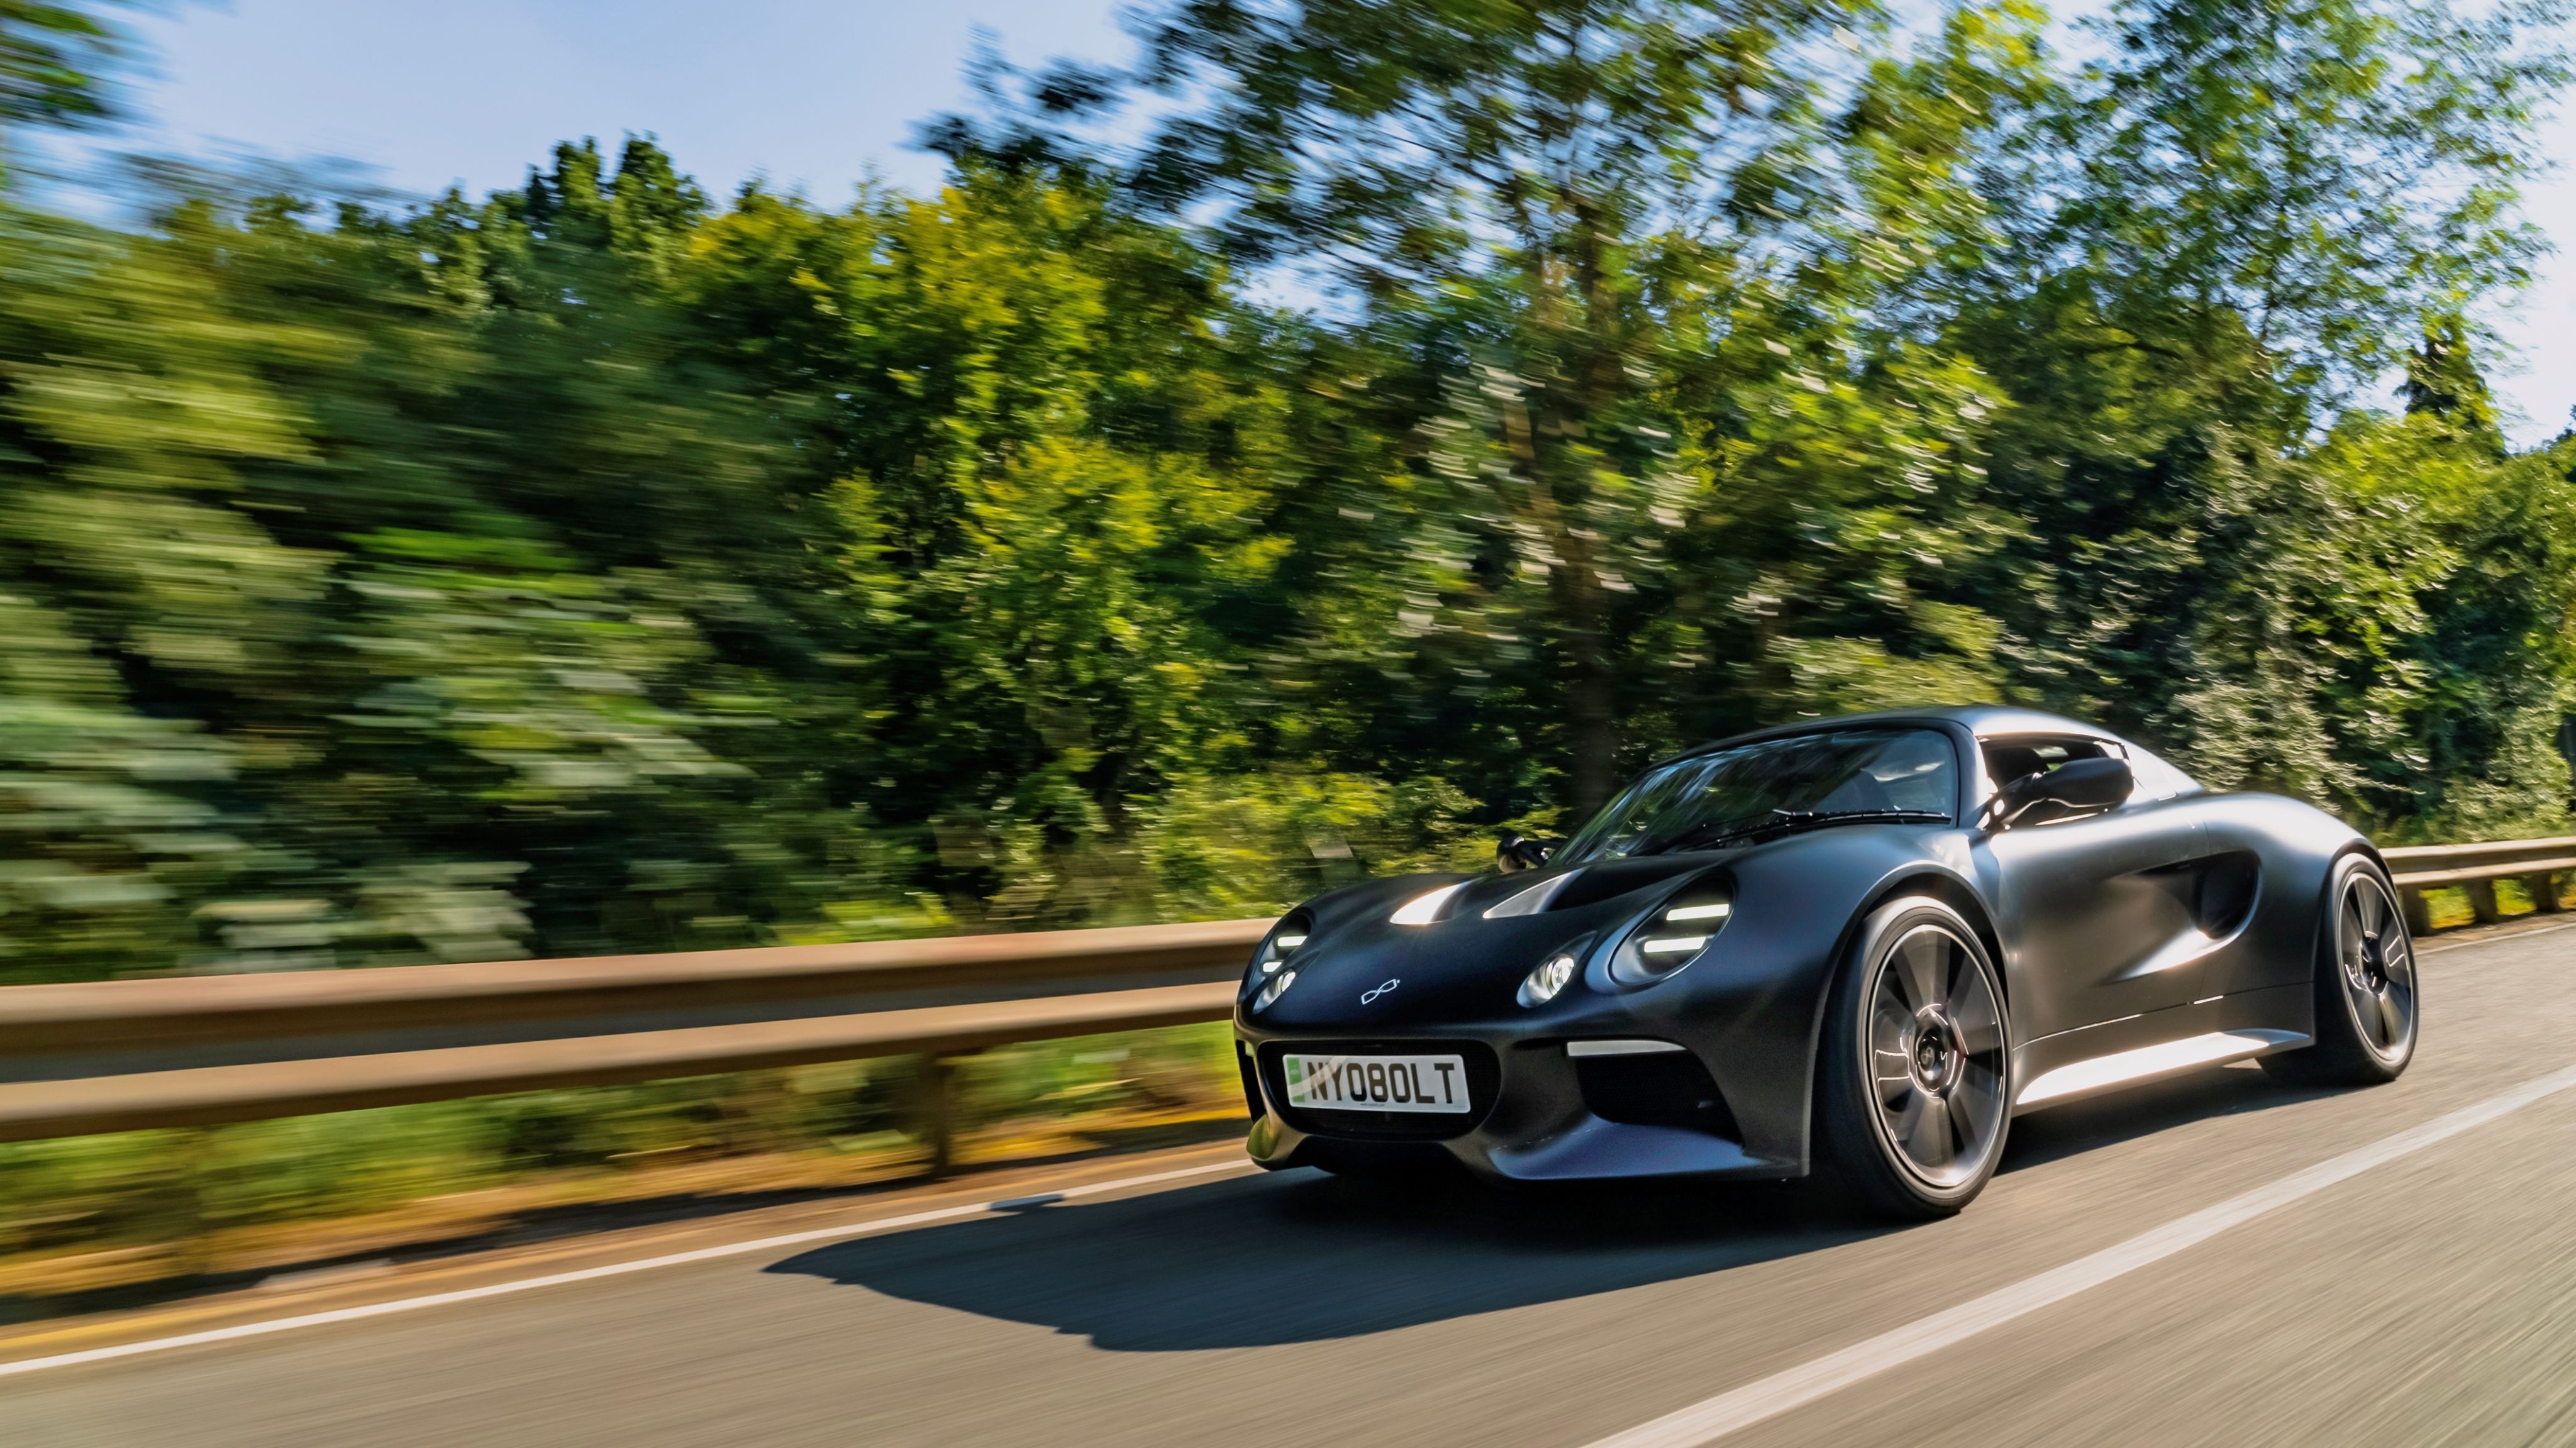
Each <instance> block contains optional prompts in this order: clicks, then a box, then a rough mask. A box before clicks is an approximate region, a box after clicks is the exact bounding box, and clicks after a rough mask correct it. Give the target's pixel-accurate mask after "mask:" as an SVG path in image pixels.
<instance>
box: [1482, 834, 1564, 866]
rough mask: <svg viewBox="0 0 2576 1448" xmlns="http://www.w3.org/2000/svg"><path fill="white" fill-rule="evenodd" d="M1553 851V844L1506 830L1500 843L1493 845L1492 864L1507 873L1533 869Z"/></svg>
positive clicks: (1554, 851) (1541, 863)
mask: <svg viewBox="0 0 2576 1448" xmlns="http://www.w3.org/2000/svg"><path fill="white" fill-rule="evenodd" d="M1555 853H1556V846H1554V845H1548V844H1541V843H1540V842H1538V841H1537V840H1533V839H1526V838H1524V837H1522V836H1520V835H1516V834H1512V833H1509V832H1508V831H1507V832H1505V833H1504V835H1503V840H1502V843H1501V844H1498V845H1496V846H1494V864H1495V865H1496V866H1497V867H1499V868H1500V869H1501V870H1502V872H1503V873H1504V874H1507V875H1508V874H1510V873H1512V872H1513V871H1515V870H1535V869H1537V868H1538V867H1539V866H1541V865H1544V864H1546V863H1547V857H1548V856H1550V855H1553V854H1555Z"/></svg>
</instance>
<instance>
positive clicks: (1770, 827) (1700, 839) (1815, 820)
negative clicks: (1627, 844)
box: [1637, 809, 1950, 855]
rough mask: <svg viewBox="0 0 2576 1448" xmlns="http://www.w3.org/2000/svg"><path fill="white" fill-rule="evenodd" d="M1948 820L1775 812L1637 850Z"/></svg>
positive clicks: (1859, 812) (1883, 812)
mask: <svg viewBox="0 0 2576 1448" xmlns="http://www.w3.org/2000/svg"><path fill="white" fill-rule="evenodd" d="M1949 822H1950V817H1949V816H1948V815H1945V814H1941V813H1939V812H1937V811H1934V810H1928V809H1827V810H1805V809H1775V810H1773V811H1771V817H1770V818H1768V819H1731V820H1711V821H1709V822H1708V823H1707V824H1704V825H1698V826H1694V827H1693V828H1690V829H1687V830H1684V831H1682V832H1681V833H1680V834H1678V835H1675V836H1673V837H1672V838H1671V839H1669V840H1659V841H1657V842H1656V843H1655V846H1654V848H1652V849H1647V850H1639V851H1638V852H1637V853H1638V854H1641V855H1669V854H1671V853H1673V852H1674V851H1675V850H1679V849H1684V848H1689V849H1700V850H1708V849H1715V848H1716V847H1717V846H1719V845H1725V844H1733V843H1735V842H1736V841H1738V840H1749V839H1754V838H1756V837H1758V836H1761V835H1768V834H1786V833H1788V832H1790V831H1793V830H1802V829H1807V828H1809V827H1811V826H1816V825H1848V824H1863V823H1875V824H1905V825H1946V824H1948V823H1949Z"/></svg>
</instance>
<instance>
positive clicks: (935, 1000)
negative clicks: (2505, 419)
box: [0, 836, 2576, 1169]
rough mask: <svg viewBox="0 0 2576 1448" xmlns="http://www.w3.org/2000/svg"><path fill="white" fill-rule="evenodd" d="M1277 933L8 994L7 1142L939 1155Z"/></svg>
mask: <svg viewBox="0 0 2576 1448" xmlns="http://www.w3.org/2000/svg"><path fill="white" fill-rule="evenodd" d="M2382 853H2383V854H2384V856H2385V857H2386V859H2387V861H2388V864H2389V867H2390V869H2391V871H2392V872H2393V875H2394V879H2395V882H2396V885H2397V888H2398V893H2399V895H2400V896H2401V897H2402V899H2403V901H2404V903H2405V910H2406V918H2407V924H2408V927H2409V928H2410V929H2411V930H2412V931H2414V932H2415V933H2417V934H2427V933H2430V931H2431V929H2432V919H2431V914H2430V912H2429V910H2428V908H2427V907H2426V904H2425V899H2424V893H2425V891H2427V890H2432V889H2440V888H2443V887H2451V886H2455V887H2458V888H2460V889H2462V890H2464V891H2465V892H2466V893H2467V895H2468V898H2469V905H2470V910H2471V912H2472V913H2473V914H2474V915H2475V916H2476V918H2477V919H2478V920H2479V921H2481V922H2486V921H2492V920H2494V919H2496V918H2497V914H2498V912H2497V908H2496V898H2495V882H2496V881H2497V880H2499V879H2507V878H2520V879H2522V880H2523V881H2524V882H2525V885H2526V888H2527V889H2528V890H2529V891H2530V893H2531V898H2532V900H2533V901H2534V903H2535V904H2537V905H2538V907H2539V908H2540V909H2542V910H2546V911H2555V910H2558V909H2559V908H2560V905H2559V896H2558V879H2557V877H2558V874H2559V873H2560V872H2562V871H2576V836H2569V837H2564V838H2558V839H2547V840H2508V841H2503V842H2499V843H2493V844H2476V845H2423V846H2405V847H2399V848H2394V849H2389V850H2386V851H2383V852H2382ZM1269 926H1270V922H1269V921H1267V920H1229V921H1220V922H1216V923H1211V924H1192V925H1149V926H1137V927H1131V928H1124V929H1113V930H1062V931H1052V932H1048V933H1044V934H1028V935H970V936H955V937H949V938H945V939H937V940H904V941H889V942H882V943H874V944H865V945H823V946H790V947H784V948H778V949H769V950H722V951H692V952H675V953H672V954H666V955H628V956H605V957H597V958H590V959H576V960H522V961H495V962H487V963H480V964H469V965H421V966H401V967H394V968H389V969H381V970H359V971H309V972H283V973H280V974H276V975H234V976H188V977H170V978H162V979H150V980H119V981H101V982H93V983H86V984H72V985H30V986H11V987H7V988H0V1141H25V1140H32V1139H35V1138H40V1137H54V1136H75V1135H82V1134H86V1133H90V1132H100V1131H122V1130H129V1129H135V1128H142V1127H185V1126H206V1125H213V1124H217V1123H221V1122H228V1121H251V1120H259V1119H264V1118H268V1117H277V1116H297V1115H305V1114H309V1113H313V1112H322V1111H345V1110H351V1109H355V1108H358V1107H366V1106H392V1105H399V1104H403V1103H407V1102H415V1101H436V1100H450V1099H454V1098H458V1097H465V1096H481V1095H490V1094H494V1093H498V1092H504V1091H526V1090H536V1089H541V1088H552V1087H562V1086H597V1085H614V1084H620V1083H626V1082H635V1081H651V1080H662V1079H668V1078H672V1077H679V1076H696V1075H710V1074H714V1073H718V1072H725V1071H748V1070H759V1069H764V1068H772V1067H781V1066H797V1065H808V1064H813V1063H816V1062H822V1061H845V1060H854V1059H859V1058H862V1057H869V1056H891V1055H914V1056H921V1057H923V1058H925V1059H926V1061H927V1062H928V1070H927V1073H926V1075H927V1084H928V1086H929V1090H928V1091H927V1092H926V1093H925V1123H924V1125H925V1135H926V1136H927V1138H928V1140H929V1142H930V1146H931V1152H932V1158H933V1163H932V1164H933V1167H934V1169H937V1168H940V1167H944V1166H945V1165H946V1160H947V1151H948V1130H947V1122H948V1115H949V1109H950V1103H949V1096H948V1091H947V1087H946V1083H947V1082H948V1081H949V1079H950V1072H949V1069H948V1065H947V1063H948V1062H949V1060H950V1059H952V1058H954V1057H955V1056H958V1055H962V1054H967V1053H971V1052H974V1051H977V1050H981V1049H983V1048H985V1047H988V1046H995V1045H1002V1044H1006V1043H1010V1042H1015V1041H1037V1040H1048V1039H1053V1038H1056V1037H1062V1036H1077V1035H1089V1034H1093V1033H1095V1032H1103V1031H1126V1030H1142V1029H1146V1028H1149V1027H1154V1026H1170V1025H1184V1024H1189V1023H1192V1022H1199V1021H1216V1020H1223V1019H1224V1018H1225V1017H1226V1016H1227V1015H1228V1014H1229V1013H1230V1012H1231V1011H1232V1009H1233V1005H1234V992H1235V984H1236V982H1237V981H1238V980H1239V979H1240V977H1241V972H1242V969H1243V962H1244V959H1245V957H1246V954H1247V953H1248V952H1249V951H1250V950H1251V949H1252V947H1253V946H1254V945H1255V944H1257V943H1259V941H1260V939H1261V936H1262V934H1263V933H1264V932H1265V931H1266V930H1268V929H1269Z"/></svg>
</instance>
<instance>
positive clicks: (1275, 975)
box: [1243, 910, 1315, 1010]
mask: <svg viewBox="0 0 2576 1448" xmlns="http://www.w3.org/2000/svg"><path fill="white" fill-rule="evenodd" d="M1314 933H1315V921H1314V917H1312V916H1310V915H1308V914H1306V912H1304V911H1302V910H1300V911H1296V912H1294V913H1292V914H1290V915H1289V916H1288V917H1287V918H1286V919H1284V920H1282V921H1280V922H1279V923H1278V924H1276V925H1274V926H1272V927H1270V934H1269V935H1268V936H1266V937H1265V938H1264V939H1263V940H1262V942H1261V948H1260V949H1259V950H1256V951H1254V952H1253V953H1252V966H1251V968H1250V969H1248V970H1246V971H1245V972H1244V973H1243V988H1244V989H1245V990H1246V991H1248V992H1250V993H1251V994H1252V1008H1253V1009H1254V1010H1260V1009H1261V1008H1263V1007H1264V1006H1267V1005H1269V1004H1270V1003H1271V1002H1272V1001H1275V1000H1277V999H1279V996H1280V994H1281V992H1283V991H1285V990H1287V989H1288V985H1289V982H1291V981H1293V980H1295V979H1296V978H1297V972H1296V970H1295V969H1294V968H1293V967H1292V966H1291V965H1290V962H1291V961H1294V960H1295V959H1296V958H1297V952H1298V951H1300V950H1303V949H1304V948H1305V946H1306V940H1307V937H1308V936H1311V935H1313V934H1314Z"/></svg>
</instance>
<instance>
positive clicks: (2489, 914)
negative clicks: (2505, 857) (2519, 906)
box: [2460, 880, 2503, 925]
mask: <svg viewBox="0 0 2576 1448" xmlns="http://www.w3.org/2000/svg"><path fill="white" fill-rule="evenodd" d="M2460 891H2461V893H2462V894H2465V895H2467V896H2468V897H2469V913H2470V914H2471V915H2474V916H2476V917H2477V921H2478V923H2479V924H2480V925H2493V924H2495V923H2496V921H2497V920H2499V919H2501V918H2503V917H2502V916H2501V915H2499V914H2498V913H2497V911H2496V898H2495V881H2493V880H2463V881H2461V882H2460Z"/></svg>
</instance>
